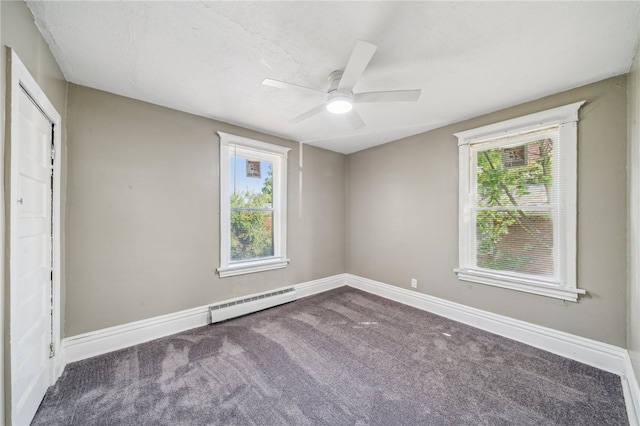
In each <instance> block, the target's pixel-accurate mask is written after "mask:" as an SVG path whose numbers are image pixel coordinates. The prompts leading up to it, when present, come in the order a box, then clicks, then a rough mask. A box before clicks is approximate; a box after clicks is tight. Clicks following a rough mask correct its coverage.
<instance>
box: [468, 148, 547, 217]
mask: <svg viewBox="0 0 640 426" xmlns="http://www.w3.org/2000/svg"><path fill="white" fill-rule="evenodd" d="M552 159H553V140H552V139H551V138H548V137H545V138H541V139H539V140H535V141H532V142H527V143H524V144H519V145H515V146H508V147H500V148H494V149H488V150H483V151H478V152H477V154H476V161H477V164H476V165H477V169H476V170H477V173H476V179H477V194H478V200H477V203H478V206H481V207H497V206H503V207H522V206H539V205H549V204H551V203H552V180H553V170H552Z"/></svg>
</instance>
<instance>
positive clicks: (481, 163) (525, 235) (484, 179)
mask: <svg viewBox="0 0 640 426" xmlns="http://www.w3.org/2000/svg"><path fill="white" fill-rule="evenodd" d="M552 158H553V142H552V140H551V139H548V138H547V139H541V140H537V141H534V142H529V143H526V144H524V145H521V146H518V147H509V148H504V147H500V148H493V149H487V150H479V151H477V152H476V161H477V173H476V179H477V186H476V188H477V204H476V238H477V252H476V255H477V259H476V262H477V265H478V266H479V267H483V268H488V269H494V270H502V271H515V272H521V273H530V274H538V275H550V274H552V273H553V260H552V255H553V225H552V215H551V211H552V205H551V204H552V196H551V194H552V181H553V171H552V166H553V165H552ZM505 159H506V160H507V161H505ZM514 164H515V166H514Z"/></svg>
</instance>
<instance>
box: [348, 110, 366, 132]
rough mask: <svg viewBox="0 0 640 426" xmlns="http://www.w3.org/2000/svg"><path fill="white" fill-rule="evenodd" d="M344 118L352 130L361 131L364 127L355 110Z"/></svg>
mask: <svg viewBox="0 0 640 426" xmlns="http://www.w3.org/2000/svg"><path fill="white" fill-rule="evenodd" d="M344 116H345V118H346V119H347V120H348V121H349V123H351V125H352V126H353V128H354V129H362V128H363V127H364V126H365V123H364V121H363V120H362V117H360V114H358V113H357V112H356V110H355V109H352V110H351V111H349V112H348V113H346V114H345V115H344Z"/></svg>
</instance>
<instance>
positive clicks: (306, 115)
mask: <svg viewBox="0 0 640 426" xmlns="http://www.w3.org/2000/svg"><path fill="white" fill-rule="evenodd" d="M324 110H326V106H325V104H322V105H319V106H317V107H315V108H314V109H312V110H309V111H307V112H305V113H304V114H302V115H299V116H297V117H295V118H293V119H291V120H289V123H291V124H298V123H300V122H301V121H304V120H306V119H307V118H310V117H313V116H314V115H316V114H320V113H321V112H322V111H324Z"/></svg>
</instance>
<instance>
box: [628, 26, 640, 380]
mask: <svg viewBox="0 0 640 426" xmlns="http://www.w3.org/2000/svg"><path fill="white" fill-rule="evenodd" d="M627 114H628V115H627V138H628V145H627V155H628V177H627V179H628V194H627V197H628V215H627V238H628V241H627V262H628V267H627V269H628V285H627V303H628V305H627V336H626V337H627V339H626V340H627V350H628V352H629V357H630V362H631V365H632V366H633V371H634V373H635V379H636V380H637V381H640V261H639V260H638V259H639V257H640V219H638V218H639V217H640V120H639V119H638V115H639V114H640V35H639V38H638V43H636V50H635V55H634V58H633V61H632V63H631V67H630V70H629V74H628V76H627Z"/></svg>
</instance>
